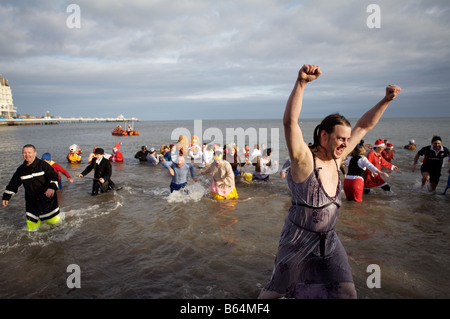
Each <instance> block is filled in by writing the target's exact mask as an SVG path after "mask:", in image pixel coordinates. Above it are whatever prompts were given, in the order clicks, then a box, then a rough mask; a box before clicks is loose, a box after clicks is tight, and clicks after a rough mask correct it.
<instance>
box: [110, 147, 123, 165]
mask: <svg viewBox="0 0 450 319" xmlns="http://www.w3.org/2000/svg"><path fill="white" fill-rule="evenodd" d="M120 144H122V142H119V143H117V144H116V145H115V146H114V148H113V153H112V155H111V157H110V158H109V160H110V161H111V162H119V163H121V162H123V154H122V152H121V151H119V148H120Z"/></svg>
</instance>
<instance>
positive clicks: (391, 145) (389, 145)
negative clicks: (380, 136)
mask: <svg viewBox="0 0 450 319" xmlns="http://www.w3.org/2000/svg"><path fill="white" fill-rule="evenodd" d="M386 148H394V145H393V144H392V143H387V144H386Z"/></svg>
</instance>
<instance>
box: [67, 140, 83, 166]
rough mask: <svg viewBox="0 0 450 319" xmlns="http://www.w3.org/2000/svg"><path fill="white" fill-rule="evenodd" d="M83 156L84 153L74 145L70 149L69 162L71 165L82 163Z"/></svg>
mask: <svg viewBox="0 0 450 319" xmlns="http://www.w3.org/2000/svg"><path fill="white" fill-rule="evenodd" d="M81 154H83V151H82V150H81V149H80V148H79V147H78V145H76V144H73V145H71V146H70V147H69V153H68V154H67V161H69V163H80V162H81Z"/></svg>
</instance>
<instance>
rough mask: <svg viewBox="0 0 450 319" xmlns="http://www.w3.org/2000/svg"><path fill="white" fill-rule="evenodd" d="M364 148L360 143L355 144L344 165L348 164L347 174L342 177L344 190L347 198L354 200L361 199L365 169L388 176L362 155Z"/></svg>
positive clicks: (358, 200) (364, 151)
mask: <svg viewBox="0 0 450 319" xmlns="http://www.w3.org/2000/svg"><path fill="white" fill-rule="evenodd" d="M365 153H366V149H365V147H364V146H362V145H357V146H356V147H355V149H354V150H353V153H352V156H350V157H349V158H347V159H346V160H345V162H344V165H346V166H348V174H347V175H346V176H345V179H344V192H345V197H346V198H347V200H354V201H356V202H361V201H362V195H363V191H364V175H365V174H366V169H369V171H371V172H372V174H374V175H378V174H383V175H384V176H386V177H389V175H388V174H387V173H384V172H382V171H380V170H378V169H377V168H376V167H375V166H374V165H373V164H372V163H370V162H369V160H368V159H367V158H366V157H365V156H364V154H365Z"/></svg>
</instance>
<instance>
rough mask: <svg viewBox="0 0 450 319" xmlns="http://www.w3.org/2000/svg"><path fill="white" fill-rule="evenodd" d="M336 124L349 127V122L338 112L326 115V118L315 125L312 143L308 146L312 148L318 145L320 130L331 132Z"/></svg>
mask: <svg viewBox="0 0 450 319" xmlns="http://www.w3.org/2000/svg"><path fill="white" fill-rule="evenodd" d="M336 125H344V126H348V127H351V124H350V122H349V121H348V120H347V119H346V118H345V117H344V116H342V115H340V114H339V113H334V114H330V115H328V116H327V117H326V118H324V119H323V120H322V122H321V123H320V124H319V125H317V126H316V128H315V129H314V133H313V138H314V143H313V145H311V146H310V148H314V147H317V146H319V145H320V133H321V132H322V131H325V132H327V133H328V134H331V133H333V132H334V127H335V126H336Z"/></svg>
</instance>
